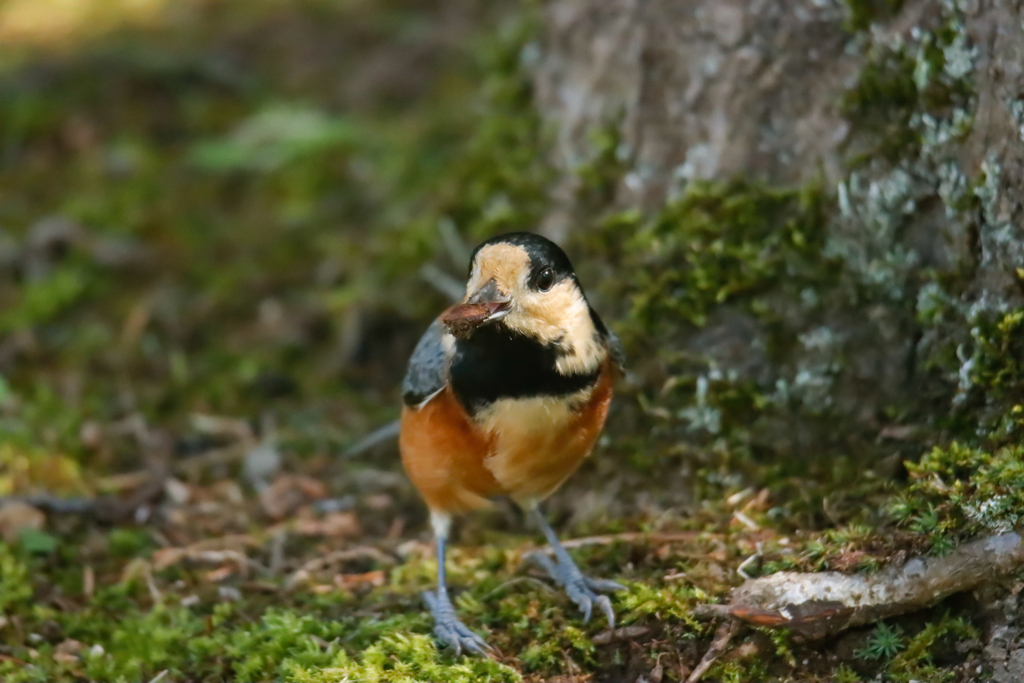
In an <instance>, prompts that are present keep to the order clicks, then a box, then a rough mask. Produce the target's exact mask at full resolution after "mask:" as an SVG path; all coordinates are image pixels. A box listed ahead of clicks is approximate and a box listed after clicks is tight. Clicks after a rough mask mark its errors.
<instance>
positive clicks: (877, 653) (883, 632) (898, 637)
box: [855, 622, 906, 659]
mask: <svg viewBox="0 0 1024 683" xmlns="http://www.w3.org/2000/svg"><path fill="white" fill-rule="evenodd" d="M905 646H906V643H905V642H904V638H903V629H902V628H901V627H900V626H898V625H895V624H894V625H892V626H890V625H889V624H886V623H885V622H881V623H879V624H878V626H876V627H875V630H874V631H872V632H871V635H870V636H869V637H868V640H867V642H866V643H865V644H864V647H863V648H862V649H860V650H858V651H857V652H856V653H855V656H856V657H857V659H892V658H893V657H895V656H896V655H897V654H899V652H900V650H902V649H903V648H904V647H905Z"/></svg>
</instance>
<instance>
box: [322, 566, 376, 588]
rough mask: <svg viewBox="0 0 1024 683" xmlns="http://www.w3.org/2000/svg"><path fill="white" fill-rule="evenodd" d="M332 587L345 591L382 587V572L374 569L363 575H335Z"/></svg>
mask: <svg viewBox="0 0 1024 683" xmlns="http://www.w3.org/2000/svg"><path fill="white" fill-rule="evenodd" d="M334 585H335V586H337V587H338V588H344V589H345V590H352V589H353V588H358V587H359V586H367V585H369V586H383V585H384V572H383V571H381V570H380V569H376V570H374V571H372V572H366V573H364V574H336V575H335V576H334Z"/></svg>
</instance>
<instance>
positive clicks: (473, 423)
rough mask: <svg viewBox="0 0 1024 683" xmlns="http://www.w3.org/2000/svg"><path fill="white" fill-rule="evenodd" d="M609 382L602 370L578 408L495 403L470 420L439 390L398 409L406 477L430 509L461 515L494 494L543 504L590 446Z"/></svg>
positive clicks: (557, 402) (544, 402)
mask: <svg viewBox="0 0 1024 683" xmlns="http://www.w3.org/2000/svg"><path fill="white" fill-rule="evenodd" d="M612 376H613V371H612V370H611V369H610V367H607V366H606V367H605V369H604V372H602V373H601V377H600V379H599V380H598V383H597V385H596V386H595V387H594V388H593V390H592V391H591V392H590V394H589V396H586V397H584V398H583V403H582V404H577V405H575V406H571V407H570V406H568V405H567V404H565V403H564V401H563V400H561V399H554V398H546V399H516V400H507V401H498V402H497V403H495V404H493V405H492V406H491V408H489V409H488V410H486V411H484V412H483V413H481V414H479V415H477V416H476V419H475V420H474V419H471V418H470V417H469V416H467V415H466V413H465V411H464V410H463V409H462V406H461V404H459V402H458V400H457V399H456V398H455V395H454V393H453V392H452V391H451V389H450V388H446V389H445V390H444V391H442V392H441V393H440V394H439V395H438V396H436V397H434V398H433V399H432V400H430V401H429V402H428V403H427V404H426V405H424V406H423V407H421V408H419V409H416V408H409V407H406V408H403V410H402V425H401V433H400V435H399V447H400V449H401V452H402V463H403V465H404V466H405V470H406V472H407V473H408V475H409V478H410V479H411V480H412V482H413V484H414V485H415V486H416V488H417V489H418V490H419V492H420V494H421V495H422V496H423V498H424V500H425V501H426V503H427V505H428V506H429V507H430V509H431V510H436V511H442V512H452V513H458V512H466V511H469V510H474V509H479V508H482V507H485V506H487V505H488V504H489V501H488V500H487V499H488V498H491V497H494V496H497V495H508V496H510V497H512V499H513V500H515V501H516V502H517V503H520V504H530V503H533V502H537V501H540V500H543V499H544V498H546V497H547V496H549V495H551V493H553V492H554V491H555V490H556V489H557V488H558V487H559V486H560V485H561V484H562V482H564V481H565V480H566V479H567V478H568V477H569V475H571V474H572V473H573V472H574V471H575V470H576V468H577V467H579V465H580V463H581V462H582V461H583V459H584V458H586V457H587V455H589V454H590V451H591V450H593V448H594V444H595V443H597V438H598V437H599V436H600V434H601V430H602V428H603V427H604V422H605V418H606V417H607V414H608V404H609V403H610V402H611V398H612V382H613V377H612Z"/></svg>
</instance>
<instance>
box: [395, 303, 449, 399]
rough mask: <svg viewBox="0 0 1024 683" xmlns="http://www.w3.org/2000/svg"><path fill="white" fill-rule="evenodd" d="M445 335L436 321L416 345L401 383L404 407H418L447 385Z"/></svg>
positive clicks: (447, 360) (438, 321)
mask: <svg viewBox="0 0 1024 683" xmlns="http://www.w3.org/2000/svg"><path fill="white" fill-rule="evenodd" d="M445 334H447V333H446V331H445V329H444V325H443V324H441V319H440V318H438V319H437V320H435V321H434V322H433V323H432V324H431V325H430V327H428V328H427V331H426V332H424V333H423V336H422V337H420V340H419V342H417V344H416V348H415V349H414V350H413V352H412V357H411V358H410V359H409V369H408V370H406V372H405V379H403V380H402V401H404V402H405V405H407V406H416V405H419V404H421V403H423V402H424V401H425V400H427V399H428V398H430V397H431V396H433V395H434V394H436V393H437V392H439V391H440V390H441V389H444V387H445V385H446V384H448V365H449V363H450V362H451V358H450V357H449V355H448V349H446V348H445V344H444V341H443V340H444V336H445Z"/></svg>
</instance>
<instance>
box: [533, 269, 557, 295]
mask: <svg viewBox="0 0 1024 683" xmlns="http://www.w3.org/2000/svg"><path fill="white" fill-rule="evenodd" d="M536 284H537V289H539V290H540V291H542V292H546V291H548V290H549V289H551V285H553V284H555V271H553V270H551V269H550V268H545V269H544V270H542V271H540V272H539V273H538V274H537V280H536Z"/></svg>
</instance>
